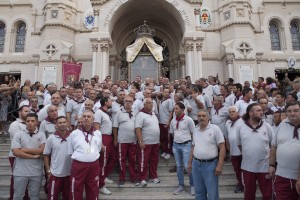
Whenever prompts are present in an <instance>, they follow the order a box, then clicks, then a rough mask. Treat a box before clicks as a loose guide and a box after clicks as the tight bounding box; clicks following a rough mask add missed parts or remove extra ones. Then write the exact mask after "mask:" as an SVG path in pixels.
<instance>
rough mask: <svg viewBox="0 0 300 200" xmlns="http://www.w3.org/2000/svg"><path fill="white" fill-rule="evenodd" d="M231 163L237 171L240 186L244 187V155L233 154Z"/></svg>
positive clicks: (236, 175)
mask: <svg viewBox="0 0 300 200" xmlns="http://www.w3.org/2000/svg"><path fill="white" fill-rule="evenodd" d="M231 163H232V166H233V170H234V172H235V177H236V180H237V182H238V186H239V187H242V188H243V183H242V177H241V172H242V171H241V164H242V156H231Z"/></svg>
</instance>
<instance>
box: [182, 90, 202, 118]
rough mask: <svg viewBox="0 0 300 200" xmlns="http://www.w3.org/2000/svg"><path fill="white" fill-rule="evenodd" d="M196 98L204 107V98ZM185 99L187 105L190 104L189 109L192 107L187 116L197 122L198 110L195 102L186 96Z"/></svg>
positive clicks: (200, 96)
mask: <svg viewBox="0 0 300 200" xmlns="http://www.w3.org/2000/svg"><path fill="white" fill-rule="evenodd" d="M196 98H197V99H198V100H199V101H200V102H201V103H203V105H205V101H204V98H203V96H202V95H198V96H197V97H196ZM186 99H187V100H188V101H189V103H190V105H191V107H192V109H193V110H192V111H191V112H190V113H189V116H190V117H191V118H192V119H193V120H198V117H197V114H198V112H199V110H200V109H199V108H198V106H197V104H196V101H195V100H194V99H193V98H192V97H191V96H188V97H187V98H186Z"/></svg>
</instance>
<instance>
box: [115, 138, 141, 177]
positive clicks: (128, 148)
mask: <svg viewBox="0 0 300 200" xmlns="http://www.w3.org/2000/svg"><path fill="white" fill-rule="evenodd" d="M118 146H119V165H120V170H119V174H120V176H119V181H125V176H126V160H127V157H128V168H129V176H130V180H131V181H132V182H133V181H135V180H136V176H137V171H136V153H137V144H134V143H120V144H119V145H118Z"/></svg>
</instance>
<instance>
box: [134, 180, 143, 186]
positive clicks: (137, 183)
mask: <svg viewBox="0 0 300 200" xmlns="http://www.w3.org/2000/svg"><path fill="white" fill-rule="evenodd" d="M140 184H141V183H140V181H133V185H134V186H139V185H140Z"/></svg>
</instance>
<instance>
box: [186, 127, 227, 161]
mask: <svg viewBox="0 0 300 200" xmlns="http://www.w3.org/2000/svg"><path fill="white" fill-rule="evenodd" d="M224 142H225V140H224V136H223V133H222V132H221V130H220V128H219V127H218V126H217V125H214V124H211V123H208V125H207V127H206V128H205V130H204V131H200V126H199V125H197V126H196V127H195V132H194V134H193V143H192V144H193V145H194V152H193V155H194V157H195V158H197V159H213V158H216V157H217V156H218V148H219V144H221V143H224Z"/></svg>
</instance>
